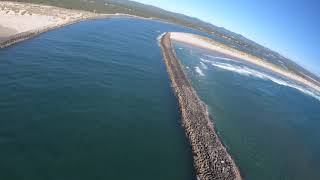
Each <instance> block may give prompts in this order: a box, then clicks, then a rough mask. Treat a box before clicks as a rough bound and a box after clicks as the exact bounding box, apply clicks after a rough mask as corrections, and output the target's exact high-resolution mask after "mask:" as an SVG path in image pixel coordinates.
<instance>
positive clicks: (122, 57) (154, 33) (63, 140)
mask: <svg viewBox="0 0 320 180" xmlns="http://www.w3.org/2000/svg"><path fill="white" fill-rule="evenodd" d="M164 31H190V30H188V29H185V28H182V27H178V26H173V25H169V24H164V23H159V22H154V21H142V20H135V19H108V20H97V21H87V22H82V23H79V24H75V25H72V26H68V27H65V28H62V29H58V30H54V31H51V32H48V33H45V34H43V35H40V36H38V37H36V38H34V39H31V40H28V41H25V42H22V43H20V44H17V45H14V46H11V47H9V48H6V49H2V50H0V94H1V96H0V159H1V160H0V179H3V180H21V179H25V180H38V179H39V180H44V179H46V180H64V179H65V180H72V179H75V180H80V179H86V180H88V179H104V180H105V179H110V180H111V179H117V180H127V179H137V180H138V179H139V180H143V179H145V180H150V179H153V180H154V179H156V180H188V179H190V180H192V179H194V176H195V175H194V169H193V165H192V163H193V161H192V154H191V150H190V147H189V145H188V143H187V140H186V138H185V136H184V131H183V129H182V128H181V127H180V123H179V113H178V108H177V105H176V99H175V97H174V95H173V93H172V90H171V87H170V83H169V79H168V75H167V72H166V69H165V65H164V63H163V61H162V55H161V51H160V48H159V47H158V44H157V37H158V35H160V34H161V33H162V32H164Z"/></svg>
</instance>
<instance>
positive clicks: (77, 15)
mask: <svg viewBox="0 0 320 180" xmlns="http://www.w3.org/2000/svg"><path fill="white" fill-rule="evenodd" d="M29 9H32V10H29ZM34 9H36V10H34ZM33 11H36V12H35V13H37V14H34V12H33ZM48 11H49V12H48ZM50 11H52V13H51V14H50ZM39 12H40V13H39ZM57 12H62V13H61V14H64V16H63V17H59V16H57V15H56V14H54V13H57ZM48 14H50V15H48ZM69 14H70V15H69ZM1 15H2V16H1ZM6 16H7V17H6ZM31 17H32V18H39V21H40V22H41V23H42V24H44V25H41V23H40V25H39V24H36V25H35V28H32V29H30V27H25V28H24V26H23V24H22V25H21V24H19V23H21V22H24V23H25V24H24V25H25V26H32V24H33V23H37V22H35V21H37V20H34V19H32V20H31V19H30V18H31ZM122 17H125V18H137V19H145V20H155V21H161V22H166V21H162V20H161V19H157V18H144V17H139V16H134V15H130V14H122V13H115V14H98V13H92V12H88V11H82V10H71V9H65V8H60V7H55V6H48V5H41V4H32V3H20V2H10V1H2V2H0V35H1V36H0V49H2V48H6V47H8V46H11V45H13V44H16V43H19V42H22V41H25V40H27V39H30V38H33V37H35V36H38V35H40V34H42V33H45V32H48V31H51V30H54V29H58V28H61V27H64V26H68V25H72V24H76V23H79V22H82V21H86V20H96V19H107V18H122ZM10 18H11V19H12V20H11V19H10ZM28 18H29V19H28ZM59 18H60V19H61V20H56V19H59ZM52 19H54V20H55V21H54V22H51V21H53V20H52ZM28 20H29V21H30V20H31V21H30V22H25V21H28ZM4 22H5V23H4ZM166 23H169V22H166ZM12 24H13V25H12ZM14 24H16V25H14ZM10 26H15V27H19V29H18V30H17V29H15V28H14V27H10ZM23 29H26V30H23ZM19 31H20V32H19Z"/></svg>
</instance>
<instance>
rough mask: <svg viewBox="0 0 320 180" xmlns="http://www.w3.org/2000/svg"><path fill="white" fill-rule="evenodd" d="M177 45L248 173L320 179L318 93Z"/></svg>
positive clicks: (227, 59) (249, 179)
mask: <svg viewBox="0 0 320 180" xmlns="http://www.w3.org/2000/svg"><path fill="white" fill-rule="evenodd" d="M175 45H176V52H177V55H178V58H179V59H180V60H181V61H182V62H183V64H184V66H185V70H186V72H187V73H188V76H189V78H190V79H191V81H192V84H193V85H194V87H195V89H196V91H197V92H198V94H199V95H200V96H201V99H202V100H203V101H204V102H205V103H206V104H207V105H208V108H209V111H210V115H211V116H212V118H213V119H214V123H215V127H216V129H217V131H218V133H219V135H220V137H221V138H222V141H223V142H224V143H225V144H226V146H227V147H228V149H229V151H230V153H231V154H232V156H233V157H234V158H235V160H236V162H237V164H238V165H239V166H240V170H241V173H242V175H243V176H244V177H245V179H247V180H256V179H259V180H264V179H265V180H270V179H273V180H283V179H290V180H301V179H305V180H315V179H320V171H319V169H320V141H319V139H320V131H319V127H320V113H319V112H320V98H319V95H318V94H312V93H310V92H309V91H308V90H306V89H304V88H302V89H299V88H300V85H298V84H295V83H294V82H291V81H289V80H287V79H285V78H283V77H280V76H277V75H276V74H272V73H271V72H268V71H266V70H263V69H259V68H258V67H255V66H253V65H249V64H246V63H243V62H241V61H239V60H237V59H234V58H230V57H227V56H225V55H222V54H219V53H214V52H207V51H205V50H201V49H197V48H194V47H190V46H186V45H184V44H181V43H175ZM302 90H303V91H302ZM310 95H312V96H310Z"/></svg>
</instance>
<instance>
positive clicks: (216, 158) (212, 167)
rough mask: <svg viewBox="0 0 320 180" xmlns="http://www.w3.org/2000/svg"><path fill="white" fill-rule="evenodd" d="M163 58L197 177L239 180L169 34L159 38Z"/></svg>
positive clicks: (205, 179)
mask: <svg viewBox="0 0 320 180" xmlns="http://www.w3.org/2000/svg"><path fill="white" fill-rule="evenodd" d="M159 41H160V46H161V48H162V52H163V57H164V61H165V64H166V66H167V70H168V73H169V77H170V79H171V84H172V87H173V89H174V91H175V94H176V97H177V100H178V103H179V107H180V113H181V122H182V125H183V127H184V129H185V133H186V136H187V137H188V140H189V142H190V144H191V147H192V151H193V154H194V166H195V169H196V173H197V179H198V180H213V179H226V180H229V179H232V180H233V179H234V180H240V179H241V176H240V172H239V169H238V167H237V166H236V164H235V162H234V160H233V159H232V158H231V156H230V155H229V153H228V152H227V150H226V148H225V147H224V146H223V144H222V143H221V141H220V140H219V137H218V135H217V134H216V132H215V130H214V125H213V123H212V121H211V119H210V118H209V114H208V111H207V107H206V105H205V104H204V103H203V102H202V101H201V100H200V98H199V97H198V95H197V93H196V91H195V90H194V89H193V87H192V85H191V83H190V81H189V80H188V78H187V76H186V74H185V72H184V70H183V68H182V65H181V64H180V61H179V60H178V59H177V58H176V54H175V51H174V48H173V47H172V46H171V39H170V33H166V34H164V35H163V36H162V37H160V38H159Z"/></svg>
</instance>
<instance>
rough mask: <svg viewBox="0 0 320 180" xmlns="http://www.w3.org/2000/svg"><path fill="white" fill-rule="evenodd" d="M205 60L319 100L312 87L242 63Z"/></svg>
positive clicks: (224, 68) (319, 94)
mask: <svg viewBox="0 0 320 180" xmlns="http://www.w3.org/2000/svg"><path fill="white" fill-rule="evenodd" d="M205 62H207V63H210V64H211V65H212V66H214V67H217V68H220V69H223V70H227V71H232V72H235V73H238V74H240V75H243V76H251V77H255V78H260V79H264V80H270V81H272V82H274V83H276V84H279V85H282V86H287V87H291V88H294V89H297V90H299V91H300V92H302V93H304V94H306V95H309V96H312V97H314V98H316V99H317V100H319V101H320V92H317V91H315V90H313V89H310V88H307V87H304V86H303V85H299V84H296V83H294V82H292V81H289V80H284V79H281V78H278V77H275V76H272V75H270V74H267V73H264V72H261V71H258V70H255V69H252V68H249V67H247V66H244V65H243V66H240V65H234V64H228V63H222V62H215V61H209V60H206V61H205Z"/></svg>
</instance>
